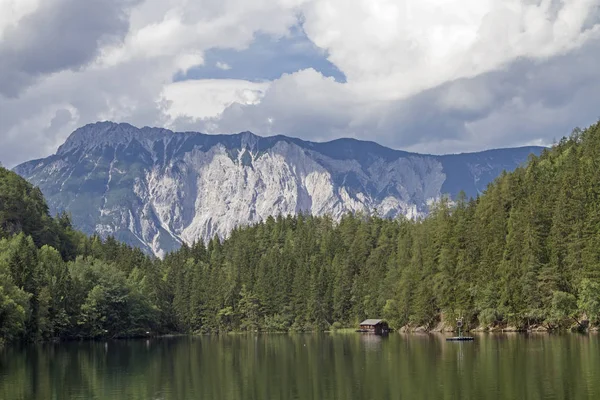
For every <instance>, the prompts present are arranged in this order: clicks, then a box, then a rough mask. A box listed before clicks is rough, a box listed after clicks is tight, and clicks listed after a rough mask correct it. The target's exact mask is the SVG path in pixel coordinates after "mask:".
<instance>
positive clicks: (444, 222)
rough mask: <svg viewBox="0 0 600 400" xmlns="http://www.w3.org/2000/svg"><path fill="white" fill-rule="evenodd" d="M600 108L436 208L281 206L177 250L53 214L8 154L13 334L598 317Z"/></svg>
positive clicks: (3, 277) (2, 178) (2, 305)
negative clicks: (399, 214)
mask: <svg viewBox="0 0 600 400" xmlns="http://www.w3.org/2000/svg"><path fill="white" fill-rule="evenodd" d="M599 171H600V123H597V124H595V125H593V126H591V127H590V128H588V129H586V130H584V131H581V130H578V129H576V130H575V131H574V132H573V133H572V134H571V135H570V137H566V138H563V139H562V140H561V141H560V142H559V143H556V144H555V145H554V146H553V147H552V148H551V149H548V150H547V151H545V152H544V153H543V154H542V155H541V156H540V157H535V156H532V157H531V158H530V160H529V162H528V163H527V165H524V166H523V167H521V168H518V169H517V170H516V171H514V172H513V173H505V174H503V175H502V176H500V177H498V178H497V179H496V181H495V182H494V183H492V184H491V185H490V186H489V187H488V189H487V190H486V192H485V193H483V194H482V195H481V196H480V197H478V198H477V199H467V198H465V197H464V196H462V197H459V198H457V199H454V200H453V201H450V200H448V199H441V200H440V201H439V202H438V203H437V204H436V205H435V206H433V208H432V211H431V213H430V215H429V216H428V217H427V218H425V219H422V220H417V221H414V220H407V219H398V220H387V219H381V218H379V217H376V216H368V215H347V216H345V217H344V218H343V219H342V220H341V221H339V222H335V221H333V220H331V219H330V218H328V217H312V216H306V215H299V216H296V217H291V216H288V217H277V218H268V219H267V220H266V221H264V222H263V223H261V224H258V225H255V226H251V227H240V228H238V229H236V230H235V231H233V232H232V234H231V235H230V237H229V238H228V239H226V240H224V241H220V240H219V239H217V238H214V239H212V240H211V241H210V242H209V243H208V244H206V245H205V244H204V243H201V242H200V243H196V244H194V245H192V246H183V247H182V248H181V249H180V250H179V251H177V252H174V253H171V254H168V255H167V256H166V257H165V259H164V260H158V259H153V258H150V257H148V256H147V255H145V254H143V253H142V252H141V251H140V250H138V249H132V248H130V247H128V246H125V245H123V244H120V243H118V242H117V241H115V240H114V239H113V238H107V239H106V240H102V239H101V238H100V237H98V236H92V237H87V236H86V235H84V234H82V233H81V232H78V231H76V230H75V229H74V228H73V227H72V226H71V222H70V218H69V216H68V214H61V215H58V216H56V217H51V216H50V215H49V212H48V206H47V205H46V203H45V201H44V198H43V196H42V194H41V192H40V191H39V189H37V188H34V187H33V186H31V185H30V184H29V183H27V182H26V181H25V180H23V179H22V178H20V177H18V176H17V175H16V174H14V173H12V172H9V171H7V170H6V169H2V168H0V342H2V341H10V340H19V339H21V340H48V339H68V338H96V337H133V336H144V335H156V334H163V333H177V332H178V333H191V332H198V333H217V332H220V333H222V332H228V331H317V330H326V329H335V328H338V327H354V326H356V324H357V323H358V322H359V321H360V320H362V319H364V318H377V317H383V318H385V319H386V320H387V321H388V322H389V323H390V325H391V326H392V327H395V328H400V327H402V326H407V325H408V326H412V327H417V326H421V327H425V328H426V329H430V328H433V327H434V326H436V325H437V324H438V322H439V321H440V319H441V318H443V319H445V320H450V321H452V320H454V318H455V317H457V316H464V317H465V318H466V321H467V322H468V324H469V327H471V328H473V327H476V326H480V327H494V326H511V327H515V328H521V329H523V328H528V327H531V326H534V325H539V326H544V327H546V328H548V329H560V328H565V329H568V328H571V327H585V326H586V322H587V321H589V323H590V324H591V325H598V323H599V322H600V172H599Z"/></svg>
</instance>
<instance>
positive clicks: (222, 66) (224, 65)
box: [215, 61, 231, 71]
mask: <svg viewBox="0 0 600 400" xmlns="http://www.w3.org/2000/svg"><path fill="white" fill-rule="evenodd" d="M215 67H217V68H219V69H222V70H223V71H229V70H230V69H231V65H229V64H227V63H224V62H221V61H217V63H216V64H215Z"/></svg>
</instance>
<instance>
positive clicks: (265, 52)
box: [174, 27, 346, 83]
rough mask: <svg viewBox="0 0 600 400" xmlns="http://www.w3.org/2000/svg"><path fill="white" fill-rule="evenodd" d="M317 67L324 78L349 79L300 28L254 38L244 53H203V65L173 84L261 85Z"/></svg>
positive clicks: (178, 78) (214, 51) (212, 50)
mask: <svg viewBox="0 0 600 400" xmlns="http://www.w3.org/2000/svg"><path fill="white" fill-rule="evenodd" d="M306 68H314V69H315V70H317V71H319V72H321V73H322V74H323V75H324V76H327V77H333V78H334V79H335V80H336V81H337V82H340V83H345V82H346V76H345V75H344V74H343V73H342V72H341V71H340V70H339V69H338V68H337V67H336V66H335V65H333V64H332V63H331V62H329V61H328V60H327V53H326V52H324V51H323V50H321V49H319V48H318V47H317V46H315V45H314V44H313V43H312V42H311V41H310V40H309V39H308V37H307V36H306V34H305V33H304V31H303V30H302V28H301V27H296V28H294V29H292V31H291V33H290V35H289V36H288V37H283V38H273V37H272V36H270V35H266V34H257V35H255V38H254V42H252V44H251V45H250V47H248V48H247V49H245V50H241V51H239V50H233V49H210V50H208V51H206V52H205V53H204V65H199V66H197V67H192V68H191V69H189V70H188V71H187V72H186V73H185V74H184V73H178V74H177V75H175V77H174V81H175V82H178V81H185V80H190V79H244V80H248V81H252V82H262V81H270V80H274V79H278V78H279V77H281V75H282V74H285V73H293V72H296V71H299V70H302V69H306Z"/></svg>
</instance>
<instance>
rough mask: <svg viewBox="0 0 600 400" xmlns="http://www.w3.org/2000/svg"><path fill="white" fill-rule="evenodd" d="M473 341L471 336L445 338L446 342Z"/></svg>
mask: <svg viewBox="0 0 600 400" xmlns="http://www.w3.org/2000/svg"><path fill="white" fill-rule="evenodd" d="M473 340H475V338H474V337H473V336H452V337H448V338H446V341H447V342H472V341H473Z"/></svg>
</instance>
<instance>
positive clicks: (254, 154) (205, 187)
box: [15, 122, 542, 257]
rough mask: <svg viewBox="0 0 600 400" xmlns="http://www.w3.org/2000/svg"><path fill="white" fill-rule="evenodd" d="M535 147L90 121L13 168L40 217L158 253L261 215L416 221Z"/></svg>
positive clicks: (476, 188)
mask: <svg viewBox="0 0 600 400" xmlns="http://www.w3.org/2000/svg"><path fill="white" fill-rule="evenodd" d="M541 151H542V148H541V147H522V148H513V149H500V150H489V151H484V152H480V153H468V154H456V155H445V156H432V155H421V154H414V153H408V152H404V151H398V150H393V149H390V148H386V147H383V146H380V145H378V144H376V143H373V142H365V141H359V140H354V139H338V140H334V141H331V142H326V143H313V142H307V141H303V140H300V139H295V138H289V137H285V136H273V137H260V136H256V135H254V134H252V133H251V132H243V133H239V134H234V135H205V134H201V133H196V132H183V133H175V132H172V131H169V130H166V129H160V128H149V127H144V128H141V129H138V128H136V127H134V126H131V125H129V124H116V123H112V122H98V123H95V124H90V125H86V126H84V127H82V128H79V129H77V130H76V131H75V132H73V133H72V134H71V135H70V137H69V138H68V139H67V141H66V142H65V143H64V144H63V145H62V146H61V147H60V148H59V149H58V152H57V153H56V154H55V155H53V156H50V157H47V158H45V159H40V160H33V161H29V162H26V163H24V164H21V165H19V166H17V167H16V168H15V172H17V173H18V174H19V175H21V176H23V177H24V178H26V179H27V180H29V181H30V182H31V183H33V184H34V185H37V186H39V187H40V189H41V190H42V192H43V194H44V195H45V197H46V199H47V201H48V204H49V206H50V209H51V212H52V213H57V212H61V211H65V210H66V211H68V212H70V213H71V214H72V219H73V224H74V226H75V227H77V228H78V229H81V230H83V231H84V232H86V233H89V234H91V233H93V232H98V233H99V234H101V235H103V236H106V235H114V236H115V237H116V238H117V239H119V240H122V241H124V242H126V243H129V244H131V245H134V246H137V247H141V248H142V249H144V250H145V251H147V252H151V253H153V254H155V255H157V256H159V257H161V256H163V255H164V254H165V253H166V252H168V251H172V250H174V249H176V248H178V247H179V246H180V245H181V243H182V242H185V243H192V242H194V241H197V240H200V239H207V238H210V237H212V236H214V235H219V236H221V237H224V236H227V235H228V234H229V232H231V230H232V229H234V228H235V227H237V226H240V225H245V224H251V223H255V222H259V221H261V220H263V219H265V218H267V217H268V216H269V215H281V214H283V215H287V214H297V213H299V212H308V213H312V214H314V215H325V214H327V215H331V217H333V218H334V219H337V218H339V217H341V216H342V215H343V214H344V213H346V212H349V211H364V212H374V211H376V212H378V213H379V214H380V215H382V216H385V217H395V216H398V215H400V214H402V215H405V216H408V217H411V218H412V217H418V216H422V215H426V214H427V212H428V208H429V205H430V204H431V202H432V201H435V200H436V199H439V198H440V197H441V196H442V195H444V194H448V195H450V196H451V197H455V196H456V195H457V194H458V193H459V192H460V191H461V190H464V191H465V193H466V194H467V196H475V195H477V194H478V193H480V192H481V191H483V190H485V188H486V186H487V185H488V183H489V182H491V181H492V180H493V179H495V178H496V177H497V176H498V175H499V174H500V173H501V172H502V171H504V170H508V171H510V170H513V169H514V168H516V167H517V166H518V165H520V164H521V163H523V162H524V161H526V160H527V157H528V156H529V154H531V153H535V154H539V153H540V152H541Z"/></svg>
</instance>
